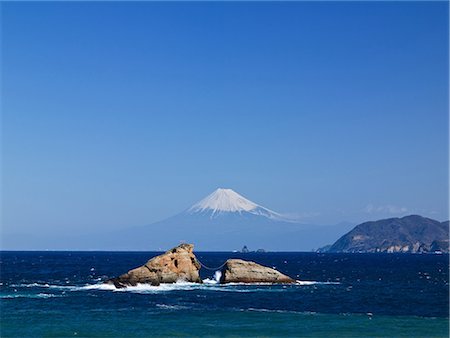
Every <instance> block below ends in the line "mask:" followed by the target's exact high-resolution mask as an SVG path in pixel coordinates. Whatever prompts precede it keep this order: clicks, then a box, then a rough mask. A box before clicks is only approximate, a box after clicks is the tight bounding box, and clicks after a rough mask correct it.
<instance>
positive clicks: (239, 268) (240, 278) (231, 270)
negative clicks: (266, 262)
mask: <svg viewBox="0 0 450 338" xmlns="http://www.w3.org/2000/svg"><path fill="white" fill-rule="evenodd" d="M221 272H222V276H221V278H220V283H222V284H226V283H283V284H285V283H295V280H294V279H292V278H291V277H288V276H286V275H283V274H282V273H281V272H279V271H277V270H275V269H271V268H268V267H265V266H262V265H259V264H257V263H255V262H250V261H244V260H242V259H229V260H227V261H226V263H225V265H224V266H223V268H222V271H221Z"/></svg>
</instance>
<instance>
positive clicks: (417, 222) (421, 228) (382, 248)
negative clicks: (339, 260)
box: [326, 215, 449, 253]
mask: <svg viewBox="0 0 450 338" xmlns="http://www.w3.org/2000/svg"><path fill="white" fill-rule="evenodd" d="M326 251H327V252H388V253H390V252H405V253H406V252H408V253H421V252H436V251H440V252H449V221H446V222H439V221H436V220H433V219H430V218H426V217H422V216H419V215H410V216H405V217H402V218H388V219H383V220H378V221H371V222H365V223H362V224H359V225H357V226H356V227H355V228H354V229H352V230H351V231H350V232H348V233H347V234H345V235H344V236H342V237H341V238H339V239H338V240H337V241H336V242H335V243H334V244H333V245H331V247H330V248H328V250H326Z"/></svg>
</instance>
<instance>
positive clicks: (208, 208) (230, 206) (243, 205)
mask: <svg viewBox="0 0 450 338" xmlns="http://www.w3.org/2000/svg"><path fill="white" fill-rule="evenodd" d="M187 212H188V213H189V214H194V213H207V214H210V217H211V218H214V217H218V216H219V215H221V214H223V213H239V214H241V213H250V214H253V215H258V216H264V217H267V218H270V219H274V220H285V221H287V219H286V218H285V217H283V215H281V214H279V213H277V212H275V211H272V210H270V209H267V208H264V207H262V206H260V205H258V204H256V203H254V202H252V201H250V200H248V199H246V198H245V197H243V196H241V195H239V194H238V193H237V192H235V191H234V190H232V189H223V188H219V189H217V190H215V191H214V192H213V193H212V194H210V195H208V196H206V197H205V198H204V199H202V200H201V201H199V202H198V203H196V204H194V205H193V206H192V207H190V208H189V209H188V210H187Z"/></svg>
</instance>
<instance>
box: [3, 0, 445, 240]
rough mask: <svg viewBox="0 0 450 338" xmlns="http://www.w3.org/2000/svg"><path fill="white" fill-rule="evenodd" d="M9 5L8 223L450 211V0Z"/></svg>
mask: <svg viewBox="0 0 450 338" xmlns="http://www.w3.org/2000/svg"><path fill="white" fill-rule="evenodd" d="M1 6H2V39H3V40H2V42H3V44H2V52H3V55H2V90H3V101H2V110H3V117H2V119H3V120H2V137H3V138H2V142H3V144H2V147H3V172H2V174H3V182H2V183H3V184H2V193H3V218H2V227H3V231H4V232H8V233H9V232H15V233H24V234H27V233H36V232H41V233H51V232H61V231H64V232H66V233H71V232H73V233H78V232H86V231H90V230H92V229H95V230H105V231H108V230H110V229H118V228H126V227H129V226H132V225H144V224H149V223H152V222H154V221H157V220H161V219H164V218H166V217H168V216H171V215H174V214H176V213H178V212H180V211H182V210H184V209H186V208H187V207H189V206H190V205H192V204H193V203H195V202H196V201H198V200H199V199H201V198H203V197H204V196H205V195H207V194H209V193H210V192H212V191H213V190H214V189H216V188H218V187H224V188H232V189H234V190H236V191H237V192H239V193H241V194H242V195H244V196H245V197H247V198H249V199H251V200H253V201H255V202H256V203H259V204H262V205H264V206H266V207H268V208H271V209H273V210H276V211H278V212H282V213H289V214H291V215H297V216H299V217H301V218H302V219H303V220H304V221H305V222H310V223H317V224H334V223H338V222H341V221H351V222H360V221H365V220H372V219H378V218H382V217H390V216H397V215H405V214H411V213H417V214H421V215H424V216H429V217H432V218H436V219H438V220H444V219H447V218H448V215H447V207H448V199H447V192H448V151H449V149H448V4H447V3H446V2H428V3H422V2H348V3H344V2H333V3H329V2H319V3H310V2H285V3H274V2H271V3H254V2H253V3H252V2H250V3H249V2H247V3H244V2H230V3H207V2H195V3H174V2H172V3H152V2H135V3H101V2H100V3H87V2H83V3H68V2H60V3H57V2H53V3H5V2H3V3H2V4H1Z"/></svg>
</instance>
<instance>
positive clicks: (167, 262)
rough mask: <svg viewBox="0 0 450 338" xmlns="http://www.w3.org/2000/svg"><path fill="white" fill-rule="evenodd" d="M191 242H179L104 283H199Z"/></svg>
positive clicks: (196, 261)
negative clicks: (181, 281) (139, 265)
mask: <svg viewBox="0 0 450 338" xmlns="http://www.w3.org/2000/svg"><path fill="white" fill-rule="evenodd" d="M193 249H194V246H193V245H192V244H181V245H179V246H177V247H175V248H173V249H171V250H169V251H167V252H166V253H164V254H162V255H159V256H156V257H154V258H152V259H150V260H149V261H148V262H147V263H145V264H144V265H142V266H141V267H138V268H136V269H133V270H130V271H128V272H127V273H125V274H123V275H121V276H119V277H116V278H112V279H110V280H108V281H106V282H105V283H108V284H114V285H115V287H116V288H123V287H127V286H135V285H136V284H138V283H147V284H151V285H159V284H161V283H175V282H177V281H179V280H183V281H187V282H194V283H201V282H202V280H201V279H200V276H199V270H200V267H201V266H200V263H199V262H198V260H197V258H196V257H195V255H194V253H193Z"/></svg>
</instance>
